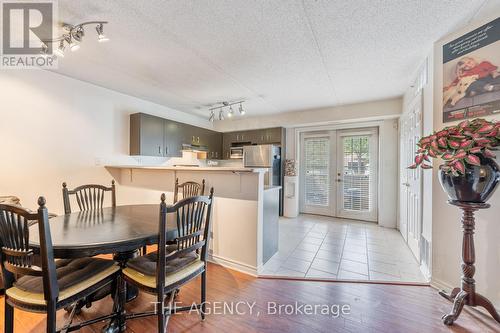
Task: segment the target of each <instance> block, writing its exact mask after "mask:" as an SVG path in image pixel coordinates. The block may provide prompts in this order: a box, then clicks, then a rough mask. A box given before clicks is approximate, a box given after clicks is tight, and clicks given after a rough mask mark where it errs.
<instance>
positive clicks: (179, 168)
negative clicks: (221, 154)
mask: <svg viewBox="0 0 500 333" xmlns="http://www.w3.org/2000/svg"><path fill="white" fill-rule="evenodd" d="M105 167H106V168H117V169H144V170H177V171H230V172H266V171H267V170H268V169H266V168H244V167H218V166H213V167H209V166H207V167H197V166H162V165H150V166H148V165H106V166H105Z"/></svg>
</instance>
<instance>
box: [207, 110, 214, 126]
mask: <svg viewBox="0 0 500 333" xmlns="http://www.w3.org/2000/svg"><path fill="white" fill-rule="evenodd" d="M208 121H210V122H212V123H213V122H214V121H215V113H214V110H212V111H210V118H208Z"/></svg>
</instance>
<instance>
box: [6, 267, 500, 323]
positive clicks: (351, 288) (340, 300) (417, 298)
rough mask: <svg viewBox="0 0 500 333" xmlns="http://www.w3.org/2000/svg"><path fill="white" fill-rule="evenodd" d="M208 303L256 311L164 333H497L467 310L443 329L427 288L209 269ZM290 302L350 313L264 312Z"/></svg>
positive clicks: (187, 296) (442, 304) (185, 294)
mask: <svg viewBox="0 0 500 333" xmlns="http://www.w3.org/2000/svg"><path fill="white" fill-rule="evenodd" d="M1 298H2V301H1V302H0V304H1V305H0V311H1V312H0V313H1V317H2V318H1V322H0V326H1V327H2V330H3V307H4V301H3V297H1ZM207 298H208V301H210V302H221V301H225V302H234V303H236V302H238V301H243V302H250V303H253V302H256V305H255V307H254V308H253V314H252V315H251V314H250V313H249V308H247V307H243V305H242V304H240V305H239V308H238V309H239V310H240V311H241V312H243V311H245V312H246V313H245V314H243V315H237V314H233V315H231V314H225V315H221V314H208V315H207V319H206V321H205V322H201V321H200V317H199V316H198V315H197V314H195V313H192V314H188V313H183V314H177V315H175V316H172V317H171V319H170V322H169V332H231V333H234V332H307V333H313V332H385V333H387V332H405V333H409V332H419V333H421V332H500V325H499V324H497V323H495V322H494V321H493V320H492V319H491V318H489V317H486V316H483V315H480V314H476V313H471V312H468V311H464V312H463V313H462V315H461V316H460V318H459V319H458V321H457V322H456V324H455V325H454V326H452V327H446V326H444V325H443V324H442V323H441V315H442V314H443V313H445V312H448V311H449V310H450V306H451V305H450V303H448V302H447V301H445V300H444V299H442V298H441V297H440V296H438V295H437V292H436V291H435V290H434V289H432V288H430V287H425V286H396V285H377V284H361V283H335V282H307V281H293V280H277V279H257V278H254V277H251V276H248V275H245V274H242V273H239V272H235V271H232V270H229V269H226V268H223V267H221V266H218V265H210V267H209V270H208V297H207ZM198 300H199V280H195V281H193V282H191V283H190V284H189V285H187V286H186V287H184V288H183V289H182V291H181V294H180V296H179V298H178V301H180V302H183V303H185V304H191V302H193V301H198ZM153 301H154V297H153V296H150V295H147V294H142V293H141V294H140V295H139V297H138V298H137V299H136V300H134V301H132V302H131V303H129V304H128V306H127V311H131V312H133V311H142V310H145V309H152V307H153V305H152V304H151V303H150V302H153ZM296 301H297V302H299V304H312V305H314V304H320V305H321V304H329V305H330V306H331V305H333V304H339V305H340V306H342V305H343V304H349V305H350V307H351V311H350V314H346V315H341V316H339V317H338V318H334V317H333V316H332V315H321V314H317V315H307V314H296V315H286V314H282V315H281V316H278V315H273V314H267V307H268V302H275V303H276V304H291V305H293V304H294V303H295V302H296ZM234 303H233V304H234ZM229 304H230V303H229ZM111 305H112V304H111V300H110V299H109V298H108V299H105V300H102V301H100V302H97V303H95V304H94V305H93V306H92V308H90V309H84V310H83V311H82V314H81V315H80V316H79V319H82V318H85V319H87V318H92V317H93V316H95V315H96V314H98V313H99V314H104V313H107V312H109V311H110V310H111ZM217 305H219V304H217ZM209 308H210V309H212V308H213V307H209ZM257 311H259V312H260V314H259V315H257ZM65 317H66V313H65V312H64V311H60V312H59V313H58V327H61V325H63V323H64V318H65ZM103 325H104V323H99V324H95V325H93V326H91V327H87V328H85V329H83V330H82V331H81V332H85V333H88V332H99V331H100V328H102V326H103ZM44 331H45V315H43V314H32V313H27V312H22V311H18V310H16V311H15V332H44ZM127 332H135V333H146V332H156V317H149V318H142V319H136V320H131V321H128V322H127Z"/></svg>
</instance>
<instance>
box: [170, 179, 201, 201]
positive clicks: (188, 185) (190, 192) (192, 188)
mask: <svg viewBox="0 0 500 333" xmlns="http://www.w3.org/2000/svg"><path fill="white" fill-rule="evenodd" d="M179 190H180V193H182V199H186V198H189V197H195V196H197V195H204V194H205V179H203V180H202V182H201V184H200V183H197V182H193V181H188V182H184V183H182V184H179V178H176V179H175V188H174V203H176V202H177V201H179V200H180V199H179Z"/></svg>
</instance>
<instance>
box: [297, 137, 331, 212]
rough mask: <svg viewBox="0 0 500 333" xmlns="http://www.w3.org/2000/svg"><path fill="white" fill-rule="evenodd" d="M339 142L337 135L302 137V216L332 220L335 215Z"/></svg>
mask: <svg viewBox="0 0 500 333" xmlns="http://www.w3.org/2000/svg"><path fill="white" fill-rule="evenodd" d="M335 139H336V134H335V132H334V131H324V132H309V133H303V134H302V135H301V142H300V147H301V158H300V160H301V162H300V176H299V178H300V193H301V194H300V200H301V205H300V206H301V212H302V213H308V214H318V215H328V216H332V215H334V213H335V206H336V200H335V199H334V197H335V191H334V187H333V185H334V182H333V179H334V178H335V177H334V175H335V173H334V172H335V168H336V163H335V160H334V158H335V151H336V145H335V142H336V141H335Z"/></svg>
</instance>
